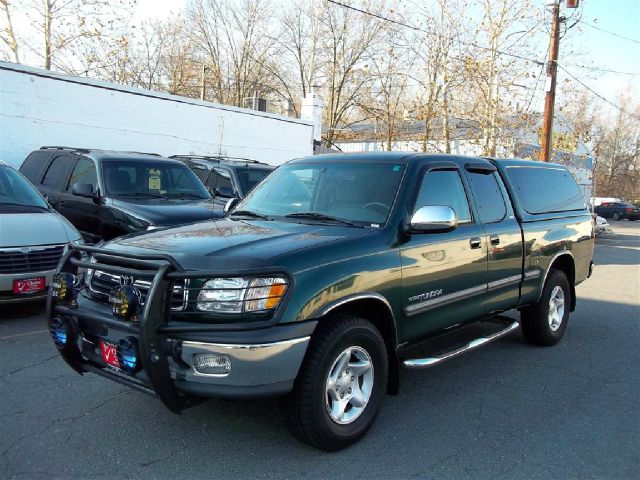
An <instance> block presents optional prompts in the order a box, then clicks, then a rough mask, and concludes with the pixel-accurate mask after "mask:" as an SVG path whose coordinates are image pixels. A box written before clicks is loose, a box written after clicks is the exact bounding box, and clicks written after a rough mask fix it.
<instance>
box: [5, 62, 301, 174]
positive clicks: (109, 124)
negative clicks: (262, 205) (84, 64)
mask: <svg viewBox="0 0 640 480" xmlns="http://www.w3.org/2000/svg"><path fill="white" fill-rule="evenodd" d="M43 145H62V146H73V147H84V148H101V149H109V150H131V151H140V152H154V153H159V154H161V155H174V154H198V155H215V154H224V155H229V156H234V157H243V158H250V159H253V160H259V161H263V162H267V163H270V164H273V165H279V164H281V163H284V162H286V161H288V160H291V159H292V158H296V157H301V156H306V155H312V154H313V124H312V122H310V121H306V120H299V119H295V118H290V117H284V116H279V115H273V114H269V113H265V112H258V111H254V110H248V109H242V108H236V107H230V106H227V105H219V104H215V103H211V102H203V101H199V100H194V99H191V98H185V97H178V96H175V95H168V94H163V93H158V92H152V91H149V90H143V89H139V88H132V87H125V86H122V85H116V84H112V83H107V82H102V81H98V80H91V79H85V78H80V77H72V76H66V75H63V74H58V73H53V72H49V71H47V70H41V69H36V68H30V67H24V66H22V65H16V64H12V63H5V62H0V160H3V161H5V162H7V163H9V164H12V165H14V166H19V165H20V164H21V163H22V161H23V160H24V159H25V157H26V156H27V155H28V154H29V152H31V151H32V150H36V149H38V148H39V147H41V146H43Z"/></svg>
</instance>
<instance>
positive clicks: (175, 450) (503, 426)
mask: <svg viewBox="0 0 640 480" xmlns="http://www.w3.org/2000/svg"><path fill="white" fill-rule="evenodd" d="M611 223H612V227H613V230H614V233H613V234H606V235H604V236H602V237H601V238H599V239H598V241H597V247H596V254H595V261H596V269H595V272H594V275H593V277H592V278H591V279H589V280H587V281H586V282H585V283H583V284H582V285H580V286H579V287H578V307H577V310H576V311H575V312H574V313H573V314H572V316H571V320H570V325H569V328H568V331H567V333H566V335H565V337H564V339H563V341H562V342H561V343H560V344H559V345H557V346H555V347H551V348H541V347H534V346H530V345H528V344H527V343H525V342H524V340H523V338H522V336H521V334H520V333H519V332H517V333H514V334H512V335H511V336H509V337H507V338H505V339H502V340H500V341H498V342H496V343H493V344H491V345H489V346H487V347H486V348H483V349H480V350H477V351H474V352H471V353H469V354H467V355H465V356H462V357H459V358H457V359H454V360H451V361H450V362H447V363H445V364H443V365H442V366H439V367H437V368H434V369H431V370H426V371H405V372H403V375H402V385H401V391H400V394H399V395H398V396H395V397H389V396H388V397H386V398H385V400H384V403H383V406H382V410H381V412H380V415H379V417H378V419H377V421H376V423H375V424H374V426H373V428H372V429H371V430H370V432H369V433H368V434H367V436H365V437H364V438H363V439H362V440H361V441H360V442H359V443H357V444H356V445H354V446H352V447H351V448H348V449H346V450H344V451H341V452H338V453H323V452H319V451H317V450H314V449H312V448H309V447H307V446H305V445H302V444H300V443H298V442H297V441H296V440H295V439H294V438H293V437H291V436H290V435H289V433H288V431H287V429H286V427H285V425H284V422H283V420H282V419H281V417H280V415H279V409H278V402H277V401H275V400H268V401H251V402H247V401H245V402H231V401H223V400H211V401H208V402H205V403H203V404H201V405H199V406H197V407H194V408H192V409H190V410H188V411H186V412H184V413H183V414H181V415H174V414H172V413H170V412H169V411H168V410H166V409H165V408H164V407H163V406H162V405H161V404H160V402H159V401H157V400H155V399H153V398H151V397H148V396H146V395H144V394H142V393H138V392H135V391H132V390H129V389H127V388H126V387H123V386H121V385H119V384H116V383H113V382H110V381H108V380H106V379H103V378H101V377H98V376H96V375H91V374H88V375H85V376H80V375H78V374H76V373H74V372H73V371H72V370H71V369H70V368H69V367H67V366H66V364H65V363H64V362H63V361H62V359H61V358H60V357H59V355H58V353H57V351H56V349H55V348H54V346H53V343H52V341H51V340H50V338H49V335H48V333H47V331H46V324H45V320H44V315H43V313H42V309H43V306H42V305H34V306H30V307H7V306H3V307H0V308H1V310H0V478H28V479H32V478H33V479H40V478H46V479H50V478H103V477H104V478H136V479H137V478H163V479H164V478H176V479H179V478H211V479H213V478H215V479H224V478H243V479H246V478H292V479H298V478H328V479H329V478H330V479H359V478H367V479H376V478H380V479H388V478H442V479H448V478H452V479H460V478H480V479H484V478H487V479H489V478H490V479H500V478H503V479H520V478H526V479H530V478H534V479H535V478H541V479H542V478H544V479H547V478H558V479H560V478H572V479H573V478H580V479H588V478H598V479H600V478H602V479H610V478H624V479H626V478H638V475H639V472H640V408H639V407H640V370H639V367H640V348H639V345H640V222H633V223H632V222H627V221H624V222H611Z"/></svg>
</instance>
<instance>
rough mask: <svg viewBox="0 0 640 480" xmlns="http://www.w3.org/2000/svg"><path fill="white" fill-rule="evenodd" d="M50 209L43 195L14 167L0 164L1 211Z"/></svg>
mask: <svg viewBox="0 0 640 480" xmlns="http://www.w3.org/2000/svg"><path fill="white" fill-rule="evenodd" d="M25 209H28V210H36V211H41V210H49V205H47V202H46V201H45V200H44V198H42V195H40V194H39V193H38V191H37V190H36V189H35V188H34V187H33V185H31V184H30V183H29V182H28V181H27V180H25V178H24V177H23V176H22V175H20V174H19V173H18V172H16V171H15V170H14V169H13V168H11V167H7V166H5V165H0V212H13V211H20V212H24V211H25Z"/></svg>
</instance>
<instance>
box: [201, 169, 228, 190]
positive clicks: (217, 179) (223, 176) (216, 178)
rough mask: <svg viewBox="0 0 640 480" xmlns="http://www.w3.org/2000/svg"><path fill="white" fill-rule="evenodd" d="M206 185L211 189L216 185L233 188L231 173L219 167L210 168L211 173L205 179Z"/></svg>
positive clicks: (216, 186)
mask: <svg viewBox="0 0 640 480" xmlns="http://www.w3.org/2000/svg"><path fill="white" fill-rule="evenodd" d="M207 186H208V187H211V188H212V189H216V188H218V187H227V188H231V189H232V190H233V184H232V183H231V174H230V173H229V172H228V171H226V170H223V169H221V168H212V169H211V175H209V180H208V181H207Z"/></svg>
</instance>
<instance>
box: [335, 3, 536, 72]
mask: <svg viewBox="0 0 640 480" xmlns="http://www.w3.org/2000/svg"><path fill="white" fill-rule="evenodd" d="M328 2H329V3H333V4H334V5H338V6H340V7H343V8H347V9H349V10H353V11H355V12H359V13H362V14H363V15H368V16H370V17H374V18H377V19H379V20H383V21H385V22H390V23H394V24H396V25H399V26H401V27H405V28H409V29H411V30H414V31H416V32H422V33H426V34H427V35H433V36H435V37H438V38H440V39H443V40H449V41H451V42H456V43H460V44H462V45H467V46H470V47H475V48H479V49H481V50H488V51H492V52H496V53H497V54H498V55H505V56H507V57H513V58H518V59H520V60H527V61H529V62H533V63H535V64H538V65H539V64H540V62H539V61H538V60H535V59H533V58H530V57H525V56H523V55H518V54H516V53H510V52H507V51H505V50H498V49H494V48H491V47H487V46H484V45H478V44H477V43H474V42H467V41H465V40H460V39H457V38H453V37H447V36H446V35H442V34H439V33H436V32H431V31H429V30H425V29H423V28H420V27H416V26H415V25H410V24H408V23H404V22H400V21H399V20H394V19H393V18H389V17H385V16H384V15H380V14H377V13H373V12H368V11H367V10H362V9H360V8H356V7H352V6H351V5H347V4H345V3H342V2H338V1H336V0H328Z"/></svg>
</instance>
